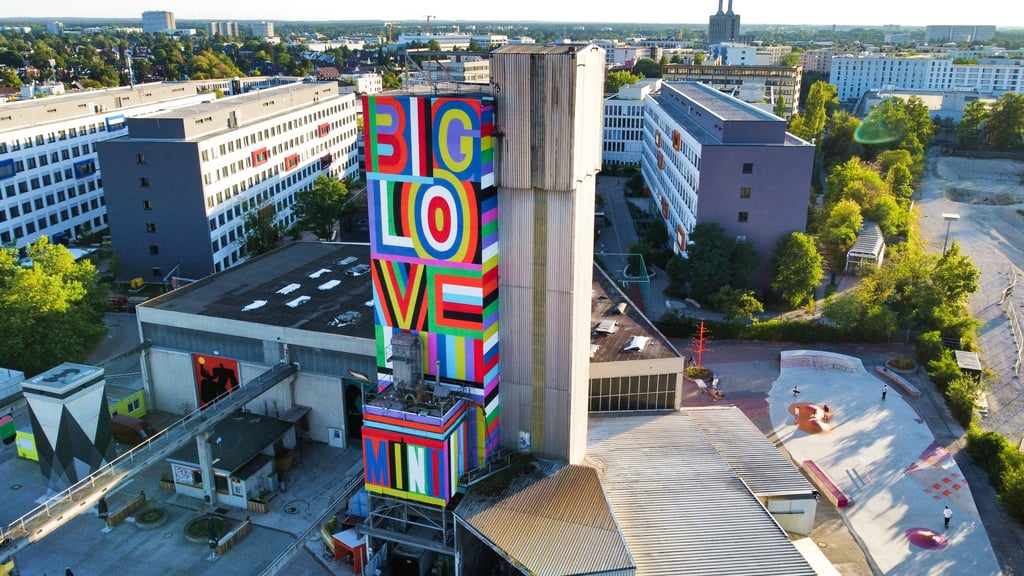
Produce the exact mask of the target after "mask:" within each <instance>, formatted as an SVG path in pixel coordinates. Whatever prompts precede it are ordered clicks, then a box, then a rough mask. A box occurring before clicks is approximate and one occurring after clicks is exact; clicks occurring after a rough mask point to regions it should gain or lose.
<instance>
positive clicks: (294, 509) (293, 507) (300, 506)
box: [284, 500, 309, 514]
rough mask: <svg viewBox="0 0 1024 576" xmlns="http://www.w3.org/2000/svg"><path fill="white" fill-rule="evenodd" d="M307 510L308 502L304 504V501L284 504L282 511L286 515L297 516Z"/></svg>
mask: <svg viewBox="0 0 1024 576" xmlns="http://www.w3.org/2000/svg"><path fill="white" fill-rule="evenodd" d="M308 508H309V502H306V501H305V500H292V501H291V502H289V503H287V504H285V506H284V511H285V512H286V513H288V514H298V513H300V512H305V511H306V509H308Z"/></svg>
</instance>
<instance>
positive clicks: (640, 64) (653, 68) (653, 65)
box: [633, 58, 661, 78]
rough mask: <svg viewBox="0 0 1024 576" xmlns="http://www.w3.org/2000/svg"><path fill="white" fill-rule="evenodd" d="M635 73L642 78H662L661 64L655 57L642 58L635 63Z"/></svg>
mask: <svg viewBox="0 0 1024 576" xmlns="http://www.w3.org/2000/svg"><path fill="white" fill-rule="evenodd" d="M633 74H636V75H637V76H640V77H641V78H661V65H659V64H658V63H657V62H656V61H655V60H654V59H653V58H641V59H639V60H637V61H636V63H635V64H633Z"/></svg>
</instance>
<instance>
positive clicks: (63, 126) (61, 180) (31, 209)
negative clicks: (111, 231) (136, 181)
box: [0, 82, 213, 248]
mask: <svg viewBox="0 0 1024 576" xmlns="http://www.w3.org/2000/svg"><path fill="white" fill-rule="evenodd" d="M198 90H199V86H198V85H196V84H192V83H188V82H165V83H154V84H143V85H139V86H136V87H134V88H128V87H124V88H111V89H106V90H90V91H85V92H76V93H73V94H67V95H62V96H48V97H46V98H38V99H32V100H24V101H18V102H10V103H6V104H0V244H4V245H13V246H15V247H17V248H24V247H25V246H26V245H28V244H31V243H32V242H33V241H35V240H36V238H38V237H40V236H42V235H46V236H48V237H49V238H50V240H51V242H63V241H70V240H74V239H77V238H78V237H80V236H82V235H83V234H86V233H88V232H90V231H93V230H99V229H102V228H105V227H106V226H107V209H106V205H105V201H104V197H103V174H102V171H101V169H100V164H99V162H98V159H97V155H96V145H97V144H98V143H99V142H102V141H104V140H109V139H111V138H116V137H118V136H120V135H122V134H124V133H125V130H124V129H125V126H126V119H128V118H131V117H133V116H138V115H143V114H150V113H153V112H156V111H158V110H163V109H166V108H171V107H174V106H189V105H195V104H199V103H201V102H203V101H205V100H210V99H212V98H213V95H212V94H200V93H198Z"/></svg>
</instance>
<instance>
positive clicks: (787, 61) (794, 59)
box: [779, 52, 800, 68]
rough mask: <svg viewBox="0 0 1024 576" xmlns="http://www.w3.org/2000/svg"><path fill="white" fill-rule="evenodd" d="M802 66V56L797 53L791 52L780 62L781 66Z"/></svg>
mask: <svg viewBox="0 0 1024 576" xmlns="http://www.w3.org/2000/svg"><path fill="white" fill-rule="evenodd" d="M799 65H800V54H797V53H796V52H790V53H788V54H786V55H785V56H783V57H782V59H780V60H779V66H788V67H790V68H793V67H795V66H799Z"/></svg>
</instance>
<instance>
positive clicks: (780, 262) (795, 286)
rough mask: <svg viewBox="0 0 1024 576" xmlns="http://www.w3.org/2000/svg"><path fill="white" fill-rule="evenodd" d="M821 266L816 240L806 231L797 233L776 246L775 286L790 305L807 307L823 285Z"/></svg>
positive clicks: (774, 261) (784, 238)
mask: <svg viewBox="0 0 1024 576" xmlns="http://www.w3.org/2000/svg"><path fill="white" fill-rule="evenodd" d="M821 265H822V258H821V254H820V253H818V247H817V246H815V244H814V239H813V238H811V237H810V236H808V235H806V234H804V233H803V232H793V233H791V234H790V235H789V236H785V237H783V238H782V239H780V240H779V242H778V244H777V245H776V247H775V256H774V257H773V259H772V268H773V270H774V272H775V273H774V279H773V280H772V283H771V287H772V289H773V290H775V291H777V292H778V293H779V294H780V295H781V296H782V299H783V300H784V301H785V302H786V304H788V305H789V306H791V307H793V308H796V307H798V306H803V305H804V304H807V303H808V302H810V301H812V300H813V299H814V289H815V288H817V287H818V285H819V284H821V279H822V277H823V276H824V274H825V272H824V270H822V266H821Z"/></svg>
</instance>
